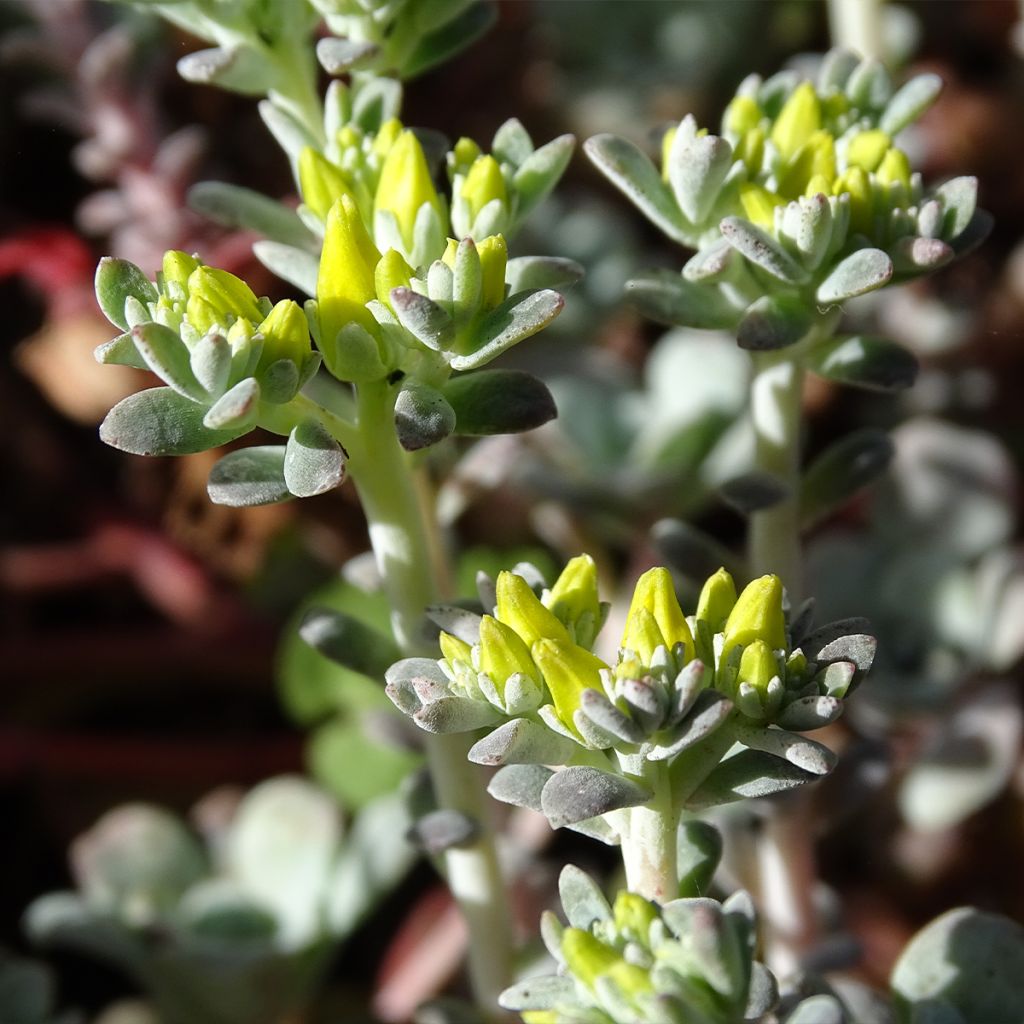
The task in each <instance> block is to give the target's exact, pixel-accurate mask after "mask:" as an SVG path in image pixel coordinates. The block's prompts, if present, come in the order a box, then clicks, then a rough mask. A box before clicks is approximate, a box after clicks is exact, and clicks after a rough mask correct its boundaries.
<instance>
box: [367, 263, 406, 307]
mask: <svg viewBox="0 0 1024 1024" xmlns="http://www.w3.org/2000/svg"><path fill="white" fill-rule="evenodd" d="M412 276H413V269H412V267H410V266H409V264H408V263H406V262H405V260H404V258H403V257H402V254H401V253H400V252H399V251H398V250H397V249H388V251H387V252H386V253H384V255H383V256H382V257H381V258H380V262H379V263H378V264H377V268H376V270H375V271H374V274H373V287H374V291H375V292H376V293H377V298H378V299H379V300H380V301H381V302H383V303H384V305H386V306H390V305H391V292H392V290H393V289H395V288H408V287H409V283H410V282H411V281H412Z"/></svg>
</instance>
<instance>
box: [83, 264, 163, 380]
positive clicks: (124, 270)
mask: <svg viewBox="0 0 1024 1024" xmlns="http://www.w3.org/2000/svg"><path fill="white" fill-rule="evenodd" d="M129 296H131V297H132V298H134V299H135V300H136V301H137V302H140V303H142V304H143V306H145V305H146V304H147V303H150V302H156V300H157V290H156V288H155V287H154V286H153V283H152V282H151V281H150V280H149V278H148V277H146V275H145V274H144V273H143V272H142V271H141V270H140V269H139V268H138V267H137V266H136V265H135V264H134V263H130V262H129V261H128V260H120V259H116V258H115V257H113V256H104V257H103V258H102V259H101V260H100V262H99V264H98V265H97V267H96V301H97V302H98V303H99V307H100V309H101V310H103V315H104V316H105V317H106V318H107V319H108V320H109V321H110V322H111V323H112V324H113V325H114V326H115V327H120V328H121V330H122V331H127V330H128V329H129V324H128V319H127V317H126V316H125V314H124V304H125V301H126V300H127V299H128V297H129ZM108 361H109V360H108Z"/></svg>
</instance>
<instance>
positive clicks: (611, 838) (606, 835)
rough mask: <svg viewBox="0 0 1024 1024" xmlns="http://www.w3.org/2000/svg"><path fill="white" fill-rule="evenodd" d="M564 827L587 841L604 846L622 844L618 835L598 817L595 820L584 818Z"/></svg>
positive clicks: (605, 821) (604, 820)
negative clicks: (593, 841) (584, 837)
mask: <svg viewBox="0 0 1024 1024" xmlns="http://www.w3.org/2000/svg"><path fill="white" fill-rule="evenodd" d="M565 827H566V828H567V829H569V831H570V832H578V833H579V834H580V835H581V836H586V837H587V838H588V839H593V840H595V841H596V842H598V843H604V845H605V846H619V845H621V843H622V837H621V836H620V835H619V833H618V832H617V831H616V830H615V829H614V828H612V826H611V825H609V824H608V822H607V820H606V819H604V818H602V817H601V816H600V815H598V816H597V817H596V818H586V819H584V820H583V821H577V822H575V823H573V824H572V825H566V826H565Z"/></svg>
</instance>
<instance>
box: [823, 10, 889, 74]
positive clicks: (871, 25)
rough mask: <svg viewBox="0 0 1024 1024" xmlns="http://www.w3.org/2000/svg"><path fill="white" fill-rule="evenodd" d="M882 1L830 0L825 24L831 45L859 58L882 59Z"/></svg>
mask: <svg viewBox="0 0 1024 1024" xmlns="http://www.w3.org/2000/svg"><path fill="white" fill-rule="evenodd" d="M882 2H883V0H829V2H828V21H829V31H830V34H831V36H832V42H833V44H834V45H835V46H842V47H845V48H846V49H848V50H853V52H854V53H858V54H860V56H862V57H871V58H874V59H875V60H881V59H882V58H883V56H884V54H883V52H882V51H883V45H882V44H883V32H882Z"/></svg>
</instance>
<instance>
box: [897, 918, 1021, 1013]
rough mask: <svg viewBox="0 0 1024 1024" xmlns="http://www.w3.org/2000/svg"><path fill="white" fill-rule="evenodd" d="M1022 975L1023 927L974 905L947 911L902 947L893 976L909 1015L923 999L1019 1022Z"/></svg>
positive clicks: (899, 1003) (902, 1007) (901, 1009)
mask: <svg viewBox="0 0 1024 1024" xmlns="http://www.w3.org/2000/svg"><path fill="white" fill-rule="evenodd" d="M1022 977H1024V928H1022V927H1021V926H1020V925H1019V924H1018V923H1017V922H1016V921H1012V920H1010V918H1008V917H1004V916H1003V915H1001V914H992V913H987V912H985V911H981V910H975V909H974V908H972V907H959V908H957V909H956V910H950V911H947V912H946V913H945V914H943V915H942V916H941V917H938V918H936V919H935V920H934V921H932V922H931V923H930V924H927V925H925V927H924V928H922V929H921V931H919V932H918V933H917V934H916V935H915V936H914V937H913V938H912V939H911V940H910V944H909V945H908V946H907V947H906V949H904V951H903V954H902V955H901V956H900V958H899V960H898V961H897V962H896V966H895V968H893V972H892V978H891V979H890V981H891V985H892V990H893V995H894V996H895V999H896V1008H897V1012H898V1013H899V1014H900V1015H901V1019H903V1020H907V1019H909V1018H910V1016H911V1012H912V1010H913V1008H914V1007H915V1006H916V1005H917V1004H918V1003H921V1002H925V1001H927V1000H935V1001H937V1002H946V1003H948V1004H949V1005H950V1006H952V1007H954V1008H955V1009H956V1010H958V1011H959V1012H960V1014H962V1016H963V1019H964V1020H965V1021H969V1022H974V1021H977V1022H979V1024H980V1022H981V1021H984V1022H985V1024H1018V1022H1019V1020H1020V983H1021V978H1022Z"/></svg>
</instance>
